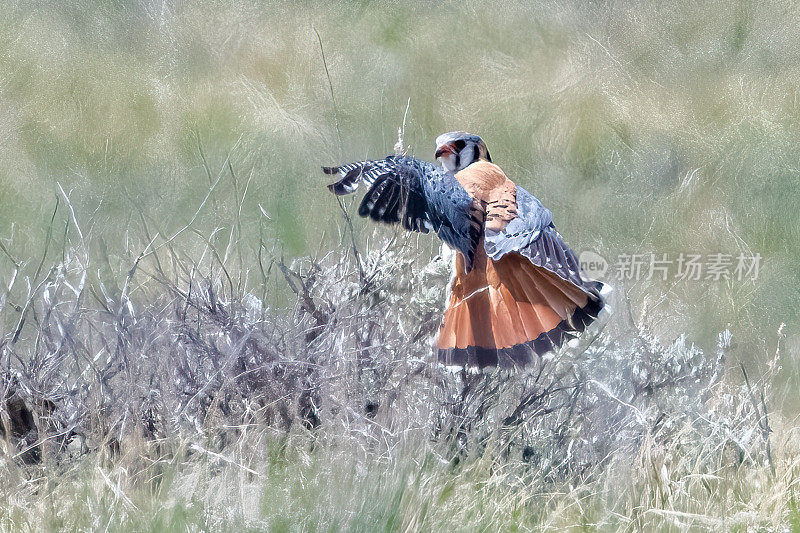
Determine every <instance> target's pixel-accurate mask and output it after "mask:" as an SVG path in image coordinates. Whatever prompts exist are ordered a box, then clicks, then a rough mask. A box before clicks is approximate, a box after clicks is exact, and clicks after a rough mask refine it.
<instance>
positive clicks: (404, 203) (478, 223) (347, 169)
mask: <svg viewBox="0 0 800 533" xmlns="http://www.w3.org/2000/svg"><path fill="white" fill-rule="evenodd" d="M322 171H323V172H325V173H326V174H338V175H339V176H340V179H339V180H338V181H337V182H335V183H332V184H330V185H329V186H328V188H329V189H330V190H331V192H333V193H334V194H336V195H337V196H341V195H345V194H350V193H352V192H355V190H356V189H357V188H358V186H359V185H360V184H362V183H363V184H364V185H366V186H367V187H369V189H368V191H367V193H366V194H365V195H364V199H363V200H362V201H361V205H360V206H359V208H358V214H359V215H360V216H362V217H367V216H368V217H370V218H372V219H373V220H376V221H378V222H386V223H389V224H393V223H395V224H396V223H399V224H401V225H402V226H403V228H405V229H407V230H409V231H419V232H422V233H428V231H429V230H431V229H432V230H434V231H435V232H436V233H437V235H438V236H439V238H440V239H442V240H443V241H444V242H445V243H447V244H448V245H450V246H451V247H453V248H455V249H456V250H458V251H460V252H461V253H463V254H464V257H465V258H466V265H467V270H469V269H470V267H471V266H472V260H473V257H474V254H475V249H476V247H477V245H478V242H479V241H480V238H481V235H482V231H483V212H482V210H480V209H478V208H476V206H475V205H474V202H473V201H472V198H470V196H469V194H467V191H466V190H464V187H462V186H461V184H460V183H459V182H458V180H457V179H456V178H455V176H454V175H453V174H452V173H449V172H444V171H442V170H440V169H438V168H436V167H435V166H434V165H432V164H430V163H428V162H427V161H422V160H420V159H416V158H413V157H407V156H389V157H387V158H386V159H378V160H370V161H360V162H357V163H347V164H345V165H341V166H338V167H322Z"/></svg>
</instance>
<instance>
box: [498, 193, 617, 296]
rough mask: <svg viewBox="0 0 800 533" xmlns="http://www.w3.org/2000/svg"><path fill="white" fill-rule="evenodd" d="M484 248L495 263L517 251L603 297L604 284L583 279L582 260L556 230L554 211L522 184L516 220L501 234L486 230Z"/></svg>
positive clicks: (518, 197) (535, 263) (578, 285)
mask: <svg viewBox="0 0 800 533" xmlns="http://www.w3.org/2000/svg"><path fill="white" fill-rule="evenodd" d="M484 248H485V249H486V255H488V256H489V257H491V258H492V259H494V260H498V259H500V258H501V257H503V256H504V255H506V254H508V253H510V252H517V253H519V254H521V255H522V256H524V257H526V258H528V259H529V260H530V261H531V263H533V264H534V265H536V266H538V267H542V268H545V269H547V270H549V271H551V272H553V273H555V274H557V275H558V276H559V277H561V278H562V279H564V280H566V281H569V282H570V283H572V284H573V285H575V286H577V287H580V288H581V289H583V290H584V291H585V292H587V293H590V294H592V295H595V296H597V295H599V293H600V289H601V288H602V284H601V283H599V282H597V281H591V280H588V279H586V278H585V277H584V276H582V274H581V267H580V263H579V262H578V258H577V257H576V256H575V252H573V251H572V250H571V249H570V248H569V246H567V244H566V243H565V242H564V240H563V239H562V238H561V235H560V234H559V233H558V231H556V227H555V225H554V224H553V215H552V213H550V210H548V209H547V208H546V207H545V206H544V205H542V202H540V201H539V199H538V198H536V197H535V196H533V195H532V194H531V193H529V192H528V191H526V190H525V189H523V188H522V187H520V186H519V185H517V216H516V218H514V219H513V220H511V221H510V222H509V223H508V224H507V225H506V226H505V228H503V229H502V230H500V231H493V230H492V229H491V228H486V240H485V242H484Z"/></svg>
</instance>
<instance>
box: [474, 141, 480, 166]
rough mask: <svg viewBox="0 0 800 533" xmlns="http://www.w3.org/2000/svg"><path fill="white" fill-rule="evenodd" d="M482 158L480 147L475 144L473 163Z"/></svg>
mask: <svg viewBox="0 0 800 533" xmlns="http://www.w3.org/2000/svg"><path fill="white" fill-rule="evenodd" d="M480 156H481V152H480V150H479V149H478V145H477V144H473V145H472V162H473V163H474V162H475V161H477V160H478V159H479V158H480Z"/></svg>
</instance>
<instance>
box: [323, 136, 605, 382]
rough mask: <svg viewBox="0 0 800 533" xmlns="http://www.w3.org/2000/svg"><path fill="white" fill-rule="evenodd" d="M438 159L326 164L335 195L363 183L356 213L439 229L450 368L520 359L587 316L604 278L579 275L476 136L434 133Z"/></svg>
mask: <svg viewBox="0 0 800 533" xmlns="http://www.w3.org/2000/svg"><path fill="white" fill-rule="evenodd" d="M434 158H435V159H436V160H437V162H438V163H439V164H440V165H441V166H436V165H434V164H431V163H429V162H427V161H422V160H420V159H416V158H414V157H408V156H404V155H390V156H388V157H386V158H385V159H375V160H368V161H360V162H355V163H347V164H344V165H341V166H338V167H323V169H322V170H323V172H325V173H326V174H329V175H338V181H336V182H335V183H332V184H331V185H329V186H328V188H329V189H330V190H331V192H333V193H334V194H336V195H337V196H341V195H345V194H350V193H352V192H354V191H355V190H356V189H357V188H358V186H359V185H360V184H364V185H365V186H367V187H368V191H367V193H366V195H365V196H364V199H363V200H362V202H361V205H360V206H359V208H358V214H359V215H361V216H362V217H370V218H372V219H373V220H376V221H379V222H386V223H393V224H401V225H402V226H403V228H405V229H407V230H410V231H419V232H422V233H428V232H429V231H430V230H433V231H435V232H436V234H437V235H438V236H439V238H440V239H441V240H442V241H443V242H444V243H445V244H446V245H448V246H449V247H451V248H453V249H455V251H456V254H455V261H454V264H453V273H452V282H451V286H450V296H449V303H448V306H447V309H446V310H445V313H444V318H443V320H442V323H441V326H440V329H439V338H438V342H437V344H438V358H439V361H440V362H441V363H443V364H445V365H448V366H462V367H471V368H475V367H477V368H486V367H501V368H509V367H517V368H519V367H524V366H525V365H527V364H531V363H533V362H534V359H535V358H536V357H537V356H542V355H544V354H545V353H546V352H549V351H552V350H556V349H558V348H559V347H561V346H562V345H563V344H564V343H565V342H567V341H568V340H570V339H573V338H575V337H577V335H578V334H580V333H582V332H583V331H584V330H585V329H586V327H587V326H588V325H589V324H590V323H591V322H593V321H594V320H595V319H596V318H597V316H598V314H599V313H600V311H601V310H602V309H603V307H604V305H605V302H604V296H603V294H601V291H602V292H603V293H604V292H605V291H603V284H602V283H600V282H598V281H592V280H590V279H588V278H586V277H585V276H584V275H583V273H582V272H581V267H580V264H579V262H578V260H577V258H576V257H575V253H574V252H573V251H572V250H570V249H569V247H568V246H567V245H566V244H565V243H564V241H563V240H562V238H561V235H560V234H559V233H558V232H557V231H556V228H555V226H554V225H553V217H552V214H551V213H550V211H549V210H548V209H547V208H545V207H544V206H543V205H542V203H541V202H540V201H539V200H538V199H537V198H536V197H534V196H533V195H531V194H530V193H529V192H528V191H526V190H525V189H523V188H522V187H520V186H519V185H516V184H515V183H514V182H513V181H511V180H510V179H509V178H508V177H506V175H505V173H504V172H503V171H502V170H501V169H500V167H498V166H497V165H495V164H494V163H492V159H491V157H490V156H489V151H488V149H487V148H486V144H485V143H484V142H483V140H482V139H481V138H480V137H478V136H477V135H472V134H469V133H465V132H460V131H459V132H450V133H445V134H443V135H440V136H439V137H437V139H436V152H435V154H434Z"/></svg>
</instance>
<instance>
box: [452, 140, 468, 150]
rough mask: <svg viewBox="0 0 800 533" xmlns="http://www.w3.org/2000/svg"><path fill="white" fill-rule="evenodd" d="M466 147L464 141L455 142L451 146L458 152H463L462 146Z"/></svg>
mask: <svg viewBox="0 0 800 533" xmlns="http://www.w3.org/2000/svg"><path fill="white" fill-rule="evenodd" d="M466 145H467V143H466V141H465V140H464V139H459V140H457V141H456V142H454V143H453V146H454V147H455V149H456V151H458V152H460V151H461V150H463V149H464V146H466Z"/></svg>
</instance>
